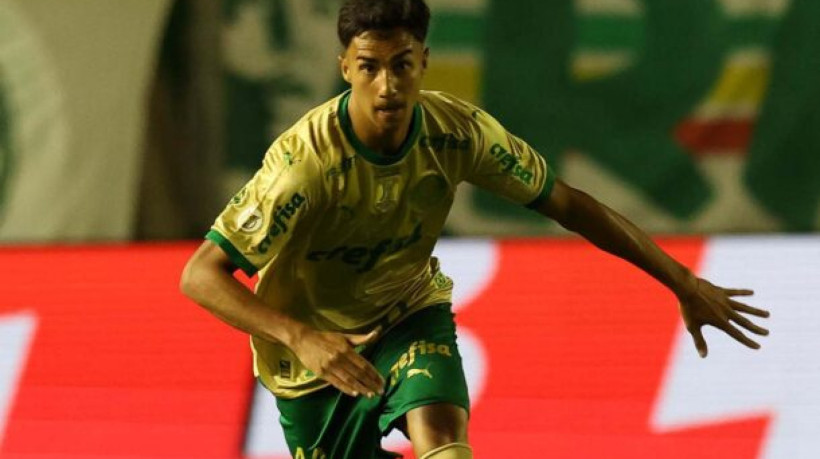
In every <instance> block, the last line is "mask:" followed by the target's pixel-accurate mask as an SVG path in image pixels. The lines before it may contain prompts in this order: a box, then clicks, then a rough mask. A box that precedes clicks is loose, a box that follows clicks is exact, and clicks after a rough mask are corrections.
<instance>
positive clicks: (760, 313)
mask: <svg viewBox="0 0 820 459" xmlns="http://www.w3.org/2000/svg"><path fill="white" fill-rule="evenodd" d="M729 304H731V305H732V309H734V310H735V311H740V312H745V313H746V314H751V315H753V316H757V317H769V311H767V310H765V309H759V308H755V307H752V306H749V305H747V304H743V303H741V302H739V301H735V300H729Z"/></svg>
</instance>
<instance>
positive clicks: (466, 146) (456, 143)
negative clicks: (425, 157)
mask: <svg viewBox="0 0 820 459" xmlns="http://www.w3.org/2000/svg"><path fill="white" fill-rule="evenodd" d="M419 145H421V146H422V147H424V148H432V149H433V150H434V151H442V150H461V151H468V150H470V148H472V142H471V141H470V139H469V138H463V137H457V136H456V135H455V134H453V133H450V132H446V133H444V134H440V135H432V136H427V135H424V136H421V138H420V139H419Z"/></svg>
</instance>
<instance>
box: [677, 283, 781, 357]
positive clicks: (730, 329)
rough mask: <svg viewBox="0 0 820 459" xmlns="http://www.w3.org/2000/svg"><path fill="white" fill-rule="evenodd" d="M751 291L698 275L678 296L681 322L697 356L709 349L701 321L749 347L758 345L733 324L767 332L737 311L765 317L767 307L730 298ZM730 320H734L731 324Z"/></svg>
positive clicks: (763, 332) (744, 294)
mask: <svg viewBox="0 0 820 459" xmlns="http://www.w3.org/2000/svg"><path fill="white" fill-rule="evenodd" d="M752 294H754V292H753V291H752V290H748V289H730V288H723V287H718V286H716V285H713V284H712V283H710V282H709V281H706V280H704V279H699V278H698V279H697V281H696V285H695V287H694V288H693V289H692V291H690V292H687V294H686V295H684V296H679V297H678V300H679V301H680V310H681V315H682V316H683V322H684V323H685V324H686V329H687V330H688V331H689V333H690V334H691V335H692V338H693V339H694V340H695V347H696V348H697V350H698V354H700V356H701V357H706V354H707V353H708V352H709V350H708V347H707V346H706V340H705V339H703V332H702V330H701V328H702V327H703V326H704V325H711V326H713V327H715V328H718V329H720V330H723V331H724V332H726V334H727V335H729V336H731V337H732V338H734V339H735V340H737V341H738V342H740V343H741V344H744V345H746V346H748V347H750V348H752V349H759V348H760V344H758V343H757V342H756V341H754V340H752V339H751V338H749V337H748V336H746V335H745V334H743V332H742V331H740V329H739V328H738V327H736V326H735V324H736V325H739V326H741V327H743V328H745V329H746V330H748V331H750V332H752V333H755V334H757V335H761V336H766V335H768V334H769V330H767V329H765V328H763V327H761V326H759V325H756V324H755V323H754V322H752V321H751V320H749V319H748V318H747V317H745V316H743V315H741V314H740V313H745V314H750V315H753V316H757V317H769V311H766V310H764V309H759V308H755V307H752V306H749V305H747V304H744V303H741V302H739V301H736V300H733V299H732V297H734V296H749V295H752ZM732 322H734V324H733V323H732Z"/></svg>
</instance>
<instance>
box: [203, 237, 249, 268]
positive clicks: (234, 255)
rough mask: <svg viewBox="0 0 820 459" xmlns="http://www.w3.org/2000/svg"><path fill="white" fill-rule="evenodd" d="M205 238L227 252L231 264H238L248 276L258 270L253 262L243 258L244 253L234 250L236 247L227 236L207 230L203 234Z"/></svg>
mask: <svg viewBox="0 0 820 459" xmlns="http://www.w3.org/2000/svg"><path fill="white" fill-rule="evenodd" d="M205 239H209V240H210V241H212V242H213V243H215V244H216V245H218V246H219V247H220V248H221V249H222V250H224V251H225V253H227V254H228V257H229V258H230V259H231V261H232V262H233V264H235V265H236V266H238V267H239V269H241V270H242V272H244V273H245V274H247V275H248V277H250V276H253V275H254V274H256V272H257V271H258V269H256V266H254V265H253V263H251V262H250V261H248V259H247V258H245V256H244V255H242V254H241V253H239V251H238V250H236V247H234V246H233V244H231V241H229V240H228V238H226V237H225V236H223V235H222V234H220V233H219V232H218V231H216V230H210V231H208V234H206V235H205Z"/></svg>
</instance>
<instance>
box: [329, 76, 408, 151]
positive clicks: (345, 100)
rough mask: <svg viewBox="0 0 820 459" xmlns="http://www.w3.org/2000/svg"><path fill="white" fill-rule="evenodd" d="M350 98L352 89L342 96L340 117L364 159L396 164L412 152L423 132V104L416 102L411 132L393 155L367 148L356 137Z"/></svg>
mask: <svg viewBox="0 0 820 459" xmlns="http://www.w3.org/2000/svg"><path fill="white" fill-rule="evenodd" d="M349 100H350V91H349V90H348V91H347V92H345V93H344V94H342V98H341V100H340V101H339V119H340V120H341V123H342V131H344V134H345V137H347V140H348V142H350V144H351V145H353V148H354V149H355V150H356V153H358V154H360V155H362V156H363V157H364V159H366V160H367V161H369V162H371V163H373V164H376V165H379V166H389V165H391V164H396V163H397V162H399V161H401V160H402V159H403V158H404V157H405V156H407V153H408V152H410V149H411V148H413V146H414V145H415V144H416V140H418V138H419V133H421V105H420V104H416V105H415V106H414V107H413V120H412V121H411V123H410V132H409V133H408V134H407V138H406V139H404V143H402V145H401V147H400V148H399V153H398V154H396V155H392V156H385V155H382V154H380V153H376V152H375V151H373V150H371V149H369V148H367V147H366V146H365V145H364V144H363V143H362V141H361V140H359V138H358V137H356V133H355V132H353V124H352V123H351V122H350V114H349V113H348V111H347V104H348V102H349Z"/></svg>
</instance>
